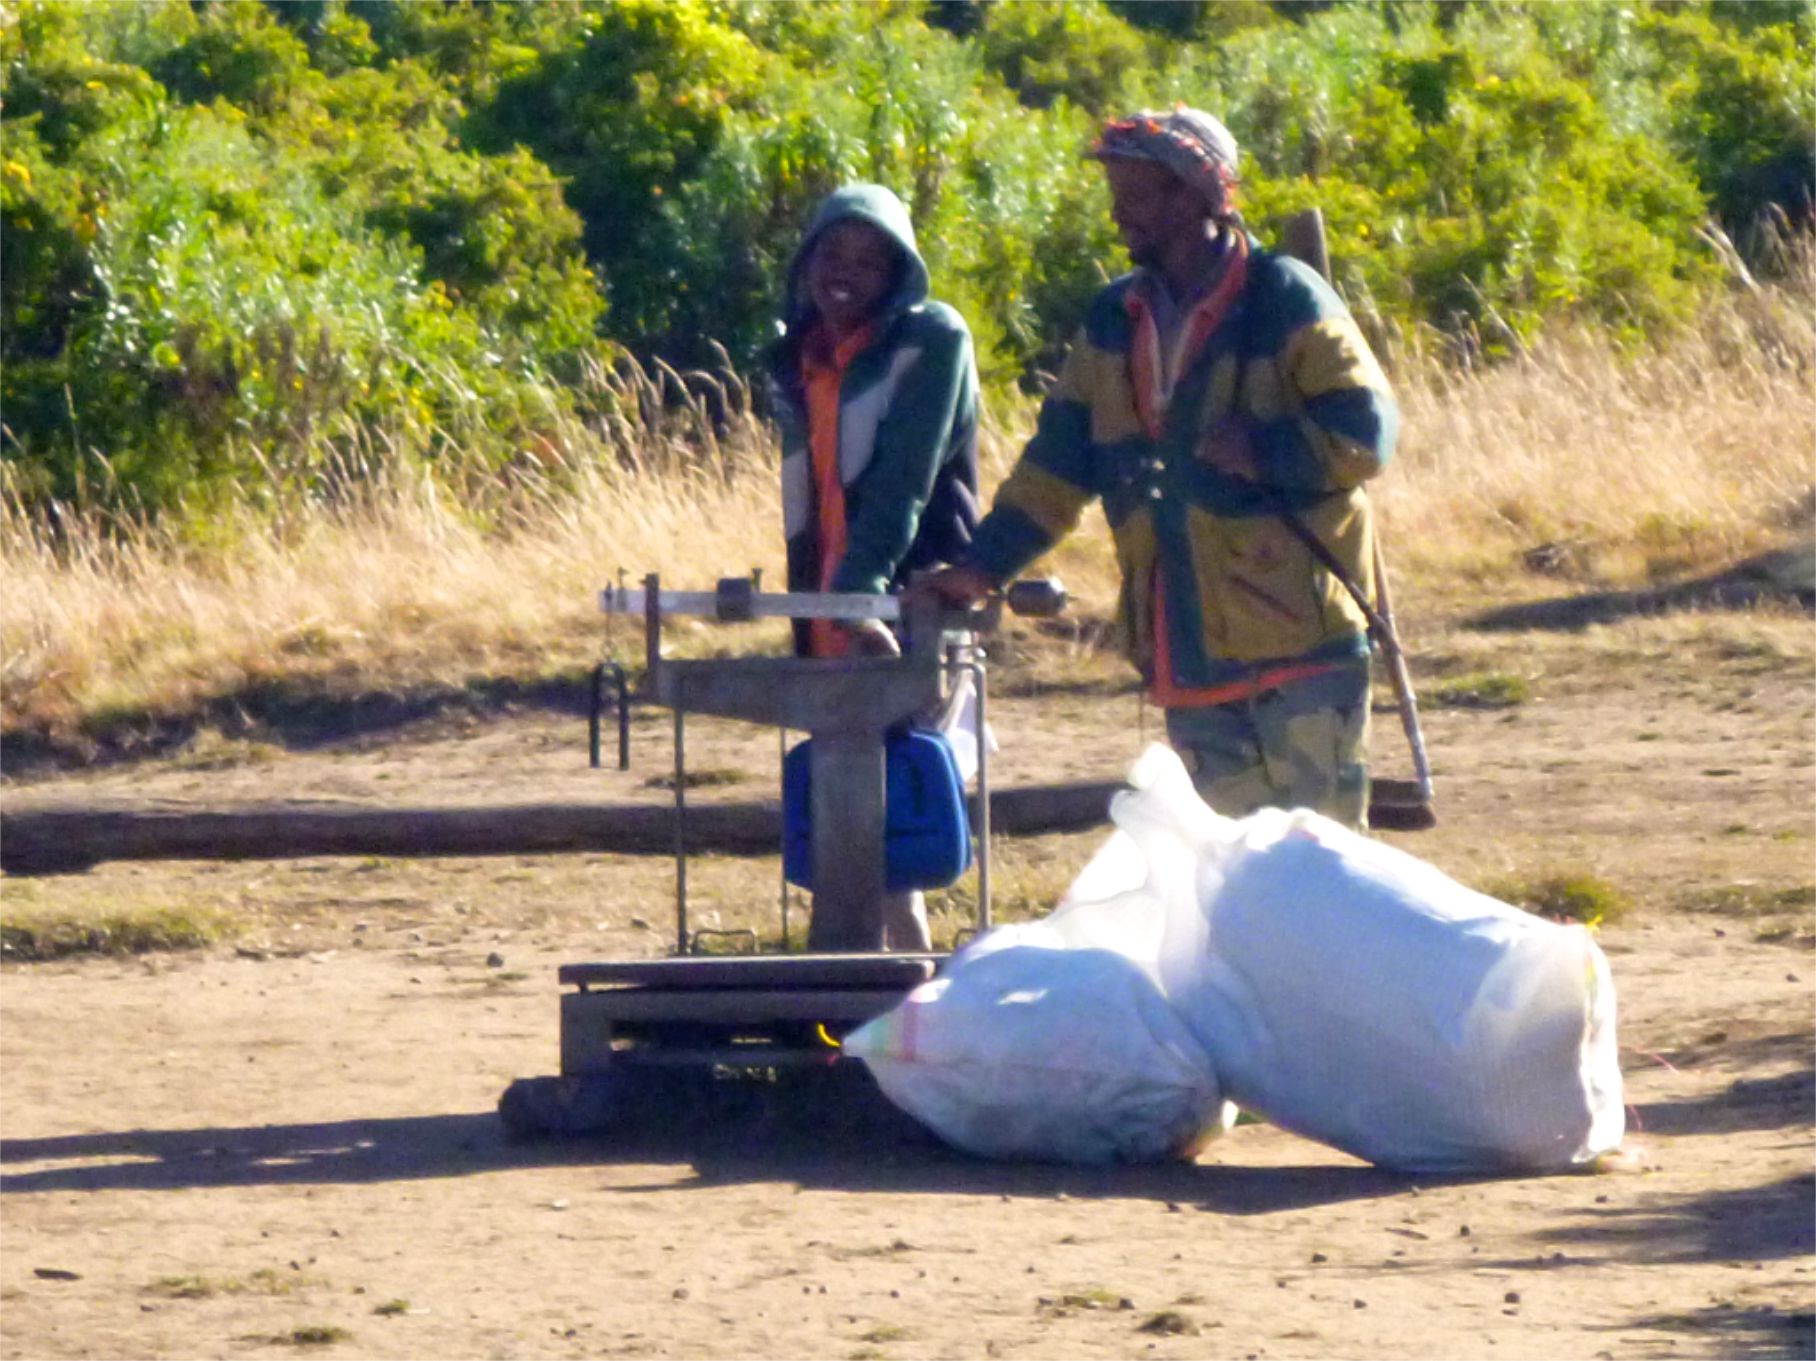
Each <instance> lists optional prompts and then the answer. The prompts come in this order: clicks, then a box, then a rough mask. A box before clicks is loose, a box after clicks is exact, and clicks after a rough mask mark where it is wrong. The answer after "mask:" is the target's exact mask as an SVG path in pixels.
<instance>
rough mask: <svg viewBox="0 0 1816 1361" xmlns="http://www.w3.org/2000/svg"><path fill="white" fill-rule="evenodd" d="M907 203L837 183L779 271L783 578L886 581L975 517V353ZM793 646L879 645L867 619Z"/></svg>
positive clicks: (945, 552)
mask: <svg viewBox="0 0 1816 1361" xmlns="http://www.w3.org/2000/svg"><path fill="white" fill-rule="evenodd" d="M928 289H929V283H928V275H927V266H926V264H925V263H924V262H923V261H922V259H921V256H920V252H919V251H918V250H917V249H916V248H915V241H914V226H913V223H912V222H911V221H910V220H909V217H908V210H907V208H906V207H904V206H903V204H902V202H901V200H900V199H898V198H897V197H896V196H895V195H894V194H892V193H890V192H889V190H887V189H885V188H883V187H882V186H881V185H876V184H856V185H849V186H847V187H846V188H843V189H840V190H838V191H837V192H835V193H833V194H831V195H830V196H829V197H828V198H827V199H826V201H825V202H824V203H822V204H821V205H820V208H819V210H818V211H817V212H816V213H815V214H814V217H813V221H812V222H811V224H810V225H809V226H808V229H807V233H806V236H805V237H804V238H803V239H802V242H801V245H800V248H799V249H798V250H797V251H796V253H795V257H794V262H793V264H792V265H791V266H790V267H789V271H788V286H787V293H786V301H785V315H784V319H783V320H784V325H785V328H786V329H785V332H784V335H783V338H782V340H781V343H780V344H779V345H778V346H777V347H776V350H775V353H774V355H773V356H772V358H771V368H770V373H771V378H772V379H773V382H774V387H775V392H776V396H777V402H776V408H777V415H778V418H779V422H780V425H781V428H782V517H783V530H784V533H785V534H786V536H787V540H788V589H789V590H791V591H857V592H870V593H879V592H883V591H890V590H897V589H899V588H900V587H901V586H903V585H904V584H906V582H907V579H908V576H909V574H910V573H911V572H916V571H920V570H923V569H925V568H928V567H933V566H936V565H943V564H946V563H950V562H956V561H958V560H959V558H961V557H962V556H963V555H964V553H965V551H966V550H967V549H968V547H969V546H970V543H971V532H972V530H973V529H975V528H976V526H977V522H978V517H979V506H978V491H977V367H976V363H975V362H974V360H973V357H972V350H971V333H970V331H969V330H968V329H967V328H966V326H965V322H964V318H962V317H961V316H959V314H958V313H957V312H955V311H954V310H953V309H952V308H950V307H948V306H947V305H946V304H944V303H942V302H935V301H933V300H932V299H931V298H930V297H929V293H928ZM814 622H815V625H816V627H814V628H808V629H797V631H796V643H797V647H798V650H800V651H801V652H802V653H803V654H804V655H808V656H820V657H827V656H841V655H844V654H845V653H846V652H847V651H848V650H852V649H854V648H855V650H857V651H859V652H875V653H889V652H892V651H894V650H895V643H894V639H893V637H892V636H891V635H890V634H889V631H888V630H887V629H886V628H884V627H883V626H882V625H880V624H874V623H873V625H872V626H851V627H846V626H839V625H832V624H829V623H828V622H827V621H814Z"/></svg>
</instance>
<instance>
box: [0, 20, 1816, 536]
mask: <svg viewBox="0 0 1816 1361" xmlns="http://www.w3.org/2000/svg"><path fill="white" fill-rule="evenodd" d="M1813 52H1816V7H1812V6H1810V5H1808V4H1805V3H1801V2H1791V0H1785V2H1783V3H1780V2H1778V0H1758V2H1757V3H1752V4H1747V5H1735V4H1721V3H1710V2H1709V0H1685V2H1683V3H1645V2H1644V0H1636V3H1634V4H1631V5H1581V4H1577V5H1559V4H1552V3H1533V2H1531V0H1503V2H1502V3H1497V4H1492V5H1487V4H1452V3H1435V2H1428V0H1391V2H1384V3H1378V4H1377V3H1353V4H1345V3H1338V4H1331V3H1322V2H1314V3H1292V2H1291V0H1275V2H1274V3H1262V2H1261V0H1229V2H1227V3H1205V2H1203V0H1141V3H1131V2H1129V0H1069V3H1064V4H1053V3H1036V2H1035V0H1000V3H989V4H984V3H971V2H970V0H939V2H938V3H932V4H929V3H926V2H925V0H874V2H867V0H820V2H818V3H813V4H798V3H789V2H788V0H611V3H601V2H598V0H539V2H538V3H535V4H491V3H483V2H481V0H436V2H435V3H428V2H427V0H265V2H264V3H258V2H256V0H215V2H213V3H208V4H197V5H191V4H189V3H186V2H185V0H145V3H133V4H96V5H74V4H67V3H56V2H55V0H15V2H14V3H10V4H8V5H7V6H5V7H4V8H0V98H3V100H4V103H3V106H0V119H3V130H4V138H5V145H4V158H3V160H0V366H3V372H0V398H3V399H4V402H5V416H4V423H5V429H4V434H3V441H4V442H3V446H0V455H3V456H4V458H5V460H6V464H7V482H8V486H9V487H10V488H11V489H12V490H13V491H15V492H17V493H19V494H22V495H23V496H24V497H25V498H26V499H27V501H33V500H37V501H43V500H45V499H48V498H56V499H68V498H75V499H77V500H81V499H84V498H88V499H95V498H99V499H102V500H105V501H109V502H111V503H115V504H124V505H128V506H139V507H144V508H147V509H156V508H159V507H170V506H175V505H191V506H195V507H204V506H205V505H206V503H207V500H208V497H209V495H210V492H209V488H210V487H212V486H217V485H220V484H222V483H223V482H227V481H231V482H234V483H237V484H240V485H243V486H251V487H279V488H293V489H297V490H302V491H306V492H309V493H310V494H318V493H320V492H321V491H323V490H324V489H325V488H326V487H327V486H328V485H329V484H330V483H331V482H332V478H333V476H339V475H342V474H343V473H344V472H345V471H346V469H347V468H348V467H349V466H352V465H355V464H357V465H361V466H366V467H372V466H374V465H373V464H372V459H373V457H374V454H373V451H374V450H379V449H382V450H384V451H385V453H384V455H383V458H382V459H380V460H379V461H380V463H382V462H383V461H384V460H386V459H393V458H407V459H424V458H426V459H433V460H449V461H450V465H452V463H454V462H457V463H458V464H459V466H460V468H461V469H463V470H466V471H467V472H471V471H473V470H482V471H484V470H496V469H498V468H499V467H500V466H502V465H504V464H506V463H508V462H509V461H511V460H512V459H514V458H517V457H520V456H521V454H522V451H523V450H525V449H533V448H535V447H537V444H538V440H539V439H540V437H541V436H540V434H539V431H540V428H541V426H542V425H543V424H544V423H546V419H547V416H548V414H549V413H551V412H560V411H561V410H562V409H564V408H566V407H569V406H571V405H573V404H574V403H576V402H577V401H579V400H580V398H579V397H578V395H577V388H576V386H575V384H576V380H577V379H578V377H579V375H581V374H582V373H584V372H586V371H588V370H589V369H591V370H592V371H594V372H596V371H597V370H596V361H598V360H599V359H601V358H602V357H604V356H607V355H609V354H610V353H611V350H612V347H613V345H614V344H622V345H624V346H626V347H628V348H630V349H632V350H633V351H636V352H638V353H639V354H641V355H643V356H644V357H646V358H647V357H652V356H653V357H657V358H662V359H666V360H668V361H670V362H674V363H677V364H682V365H695V364H705V363H710V362H717V361H716V356H717V355H719V354H720V353H722V352H729V354H730V355H731V356H732V358H733V361H734V363H735V364H737V365H738V366H739V367H740V368H742V369H744V370H745V371H746V372H747V373H748V372H749V371H750V370H751V369H753V368H754V367H755V366H756V365H757V363H758V362H759V359H760V356H761V355H762V353H763V350H764V348H765V346H766V344H767V343H768V341H769V339H770V337H771V336H772V335H773V327H774V323H775V319H776V317H777V315H778V313H779V309H780V292H781V288H782V284H783V275H784V272H785V270H786V268H787V264H788V261H789V259H790V257H791V255H792V253H793V251H794V249H795V247H796V244H797V243H798V241H799V238H800V233H801V231H802V229H803V227H804V226H805V223H806V221H807V217H808V215H809V214H810V213H811V212H812V210H813V207H814V205H815V204H816V203H817V202H818V200H819V199H820V198H821V197H822V196H823V195H824V194H825V193H827V192H828V191H829V190H831V189H833V188H834V187H836V186H837V185H839V184H841V183H845V182H848V181H851V180H855V179H865V180H874V181H877V182H880V183H883V184H886V185H888V186H889V187H890V188H892V189H894V190H895V191H896V192H897V193H898V194H899V195H900V196H901V197H902V198H903V199H904V201H905V202H907V203H908V204H909V206H910V210H911V212H912V215H913V218H914V221H915V225H916V230H917V233H918V235H919V237H920V240H921V243H922V247H923V251H924V253H925V255H926V256H927V259H928V262H929V265H930V267H931V269H932V272H933V277H934V289H935V292H936V294H937V295H938V296H939V297H941V298H942V299H944V300H946V301H948V302H951V303H953V304H954V305H955V306H957V307H958V308H959V309H960V310H961V311H962V312H963V313H964V314H965V315H966V317H967V319H968V320H969V322H970V323H971V326H972V329H973V332H974V335H975V337H976V339H977V341H978V347H979V358H980V364H981V367H982V368H983V370H984V373H985V376H986V380H987V381H988V382H989V383H990V384H991V385H992V386H995V387H999V388H1000V387H1002V386H1004V385H1007V384H1011V383H1014V382H1016V381H1022V382H1028V381H1030V380H1031V379H1032V378H1033V376H1034V375H1036V374H1038V373H1039V372H1040V371H1042V370H1051V369H1052V368H1054V367H1055V366H1056V365H1057V363H1058V361H1059V356H1060V354H1061V352H1062V351H1063V349H1064V347H1065V345H1066V344H1067V342H1068V341H1069V339H1070V336H1071V334H1072V332H1073V330H1074V329H1075V327H1076V325H1077V323H1078V321H1079V319H1080V317H1081V316H1082V313H1083V309H1084V306H1085V303H1086V301H1087V299H1088V297H1089V295H1090V293H1091V292H1092V290H1093V289H1094V288H1095V287H1096V286H1097V284H1098V283H1099V282H1100V281H1101V280H1102V279H1104V278H1106V277H1108V276H1110V275H1113V274H1115V273H1118V272H1120V270H1121V269H1122V268H1123V267H1124V266H1123V259H1122V253H1121V250H1120V248H1119V246H1118V245H1117V242H1116V238H1115V234H1114V231H1113V229H1112V227H1111V224H1110V222H1109V220H1108V214H1107V211H1106V208H1107V203H1106V195H1105V193H1104V188H1103V185H1102V183H1101V175H1100V174H1099V172H1098V171H1097V169H1096V167H1095V166H1093V165H1092V164H1091V163H1090V162H1088V161H1086V160H1085V159H1083V157H1082V154H1081V153H1082V152H1083V150H1084V149H1085V147H1086V146H1087V145H1088V144H1089V140H1090V138H1091V136H1092V134H1093V131H1094V128H1095V126H1096V124H1097V122H1098V120H1099V119H1101V118H1102V117H1103V116H1105V115H1107V114H1110V113H1114V112H1120V111H1124V110H1127V109H1129V108H1131V107H1136V106H1143V107H1164V106H1166V105H1168V104H1170V103H1172V102H1174V101H1175V100H1177V99H1180V98H1181V97H1184V98H1185V99H1187V100H1188V101H1189V102H1191V103H1193V104H1196V105H1199V106H1202V107H1206V108H1209V109H1211V110H1213V111H1214V112H1217V113H1218V114H1219V115H1220V116H1222V117H1223V118H1224V119H1225V121H1227V122H1228V123H1229V124H1230V126H1231V128H1232V130H1233V131H1234V132H1235V133H1236V135H1237V137H1238V139H1239V141H1240V142H1241V144H1242V147H1243V166H1242V170H1243V177H1244V187H1243V193H1244V204H1245V209H1244V211H1245V215H1246V218H1247V221H1248V222H1249V224H1250V226H1251V228H1252V229H1253V230H1254V231H1255V232H1256V233H1257V234H1258V235H1259V236H1260V237H1262V239H1264V240H1267V239H1271V238H1272V237H1273V236H1274V235H1275V234H1276V232H1277V230H1278V228H1279V226H1280V224H1281V222H1282V221H1283V220H1284V219H1285V217H1286V216H1287V215H1289V214H1291V213H1293V212H1295V211H1297V210H1298V209H1300V208H1303V207H1305V206H1307V205H1310V204H1316V205H1318V206H1319V207H1321V208H1322V209H1323V210H1324V213H1325V217H1326V221H1327V224H1328V229H1329V232H1330V246H1331V254H1332V258H1333V262H1334V267H1335V269H1336V272H1337V279H1338V283H1339V285H1340V286H1341V288H1342V289H1343V291H1344V292H1345V294H1346V296H1348V297H1349V298H1350V300H1351V302H1352V304H1353V305H1354V306H1355V307H1356V308H1357V309H1358V311H1359V312H1361V313H1362V314H1363V315H1364V317H1365V319H1366V320H1367V321H1368V323H1369V324H1370V326H1371V327H1373V328H1375V329H1376V330H1377V331H1389V332H1391V331H1392V330H1393V329H1394V328H1403V327H1410V326H1432V327H1436V328H1438V329H1439V330H1440V331H1441V332H1442V333H1444V334H1446V335H1448V336H1450V337H1452V338H1453V339H1454V340H1455V342H1456V344H1457V345H1458V347H1459V348H1460V349H1461V350H1462V351H1463V352H1465V353H1467V354H1469V355H1471V356H1475V355H1484V354H1485V355H1488V356H1493V355H1494V354H1496V353H1498V352H1511V351H1516V350H1518V349H1519V348H1520V347H1521V346H1522V345H1524V344H1525V343H1526V341H1527V340H1528V339H1529V338H1530V337H1531V336H1532V335H1534V334H1535V333H1536V332H1537V331H1538V330H1539V329H1540V328H1541V327H1543V326H1545V325H1547V324H1549V323H1551V322H1553V321H1556V320H1558V319H1561V318H1571V319H1574V320H1577V321H1579V322H1583V323H1587V324H1591V325H1598V326H1603V327H1608V328H1612V329H1613V330H1615V331H1617V332H1618V333H1620V334H1621V335H1623V336H1626V337H1629V338H1631V339H1632V340H1633V341H1634V342H1635V343H1639V342H1641V341H1643V340H1644V339H1646V338H1649V337H1652V336H1655V335H1658V334H1661V333H1662V332H1663V331H1664V330H1665V329H1666V328H1668V327H1670V326H1671V325H1672V324H1674V323H1675V322H1676V321H1677V320H1678V319H1680V318H1683V317H1685V316H1687V315H1689V314H1690V313H1691V312H1692V311H1693V310H1694V309H1695V307H1696V306H1697V303H1698V301H1699V300H1700V299H1701V298H1703V297H1704V296H1706V295H1707V292H1708V290H1710V289H1712V288H1715V287H1720V286H1722V283H1723V280H1722V277H1721V275H1720V272H1719V267H1718V264H1717V262H1716V261H1715V259H1714V258H1713V256H1712V253H1711V252H1710V251H1709V249H1708V247H1707V245H1706V244H1705V241H1704V238H1703V237H1702V235H1701V229H1702V228H1703V226H1704V223H1705V221H1706V219H1707V218H1708V217H1709V216H1711V215H1713V216H1715V217H1717V218H1719V219H1720V220H1721V222H1722V223H1724V224H1725V225H1726V228H1727V230H1728V232H1729V234H1730V235H1732V236H1733V237H1734V239H1735V240H1736V241H1738V242H1739V243H1740V247H1741V250H1742V251H1743V252H1744V253H1747V257H1748V259H1749V261H1750V263H1751V264H1752V266H1753V268H1755V269H1760V268H1771V267H1773V262H1774V260H1775V259H1779V258H1782V255H1779V256H1774V255H1773V254H1772V253H1771V252H1770V251H1769V250H1768V249H1767V247H1766V245H1765V244H1764V243H1763V240H1762V239H1759V238H1757V237H1756V236H1755V235H1751V234H1749V229H1750V228H1751V227H1753V225H1754V224H1755V223H1758V222H1761V221H1764V222H1766V223H1768V224H1769V225H1770V226H1771V227H1772V228H1773V229H1774V230H1775V231H1777V232H1779V233H1782V231H1783V229H1784V228H1785V227H1787V226H1790V227H1798V226H1807V225H1808V224H1809V223H1810V219H1811V215H1812V205H1811V192H1812V182H1813V179H1816V89H1813V88H1812V86H1811V83H1810V80H1809V72H1810V69H1811V61H1812V53H1813ZM720 347H723V350H721V348H720ZM355 455H357V457H355ZM337 469H338V470H339V471H338V472H337V471H335V470H337Z"/></svg>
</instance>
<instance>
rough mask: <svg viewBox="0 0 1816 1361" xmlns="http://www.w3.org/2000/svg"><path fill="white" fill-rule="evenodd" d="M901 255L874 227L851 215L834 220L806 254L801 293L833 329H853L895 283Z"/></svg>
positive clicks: (879, 305)
mask: <svg viewBox="0 0 1816 1361" xmlns="http://www.w3.org/2000/svg"><path fill="white" fill-rule="evenodd" d="M900 267H901V254H900V251H899V250H898V248H897V247H896V244H895V242H893V241H892V240H890V239H889V236H888V234H887V233H886V232H884V231H883V230H882V228H880V227H876V226H873V225H871V224H870V223H868V222H861V221H858V220H856V219H847V220H845V221H843V222H835V223H833V224H832V226H830V227H828V228H827V229H826V230H825V231H823V232H821V233H820V237H819V239H818V240H817V241H815V242H814V246H813V254H812V255H810V256H809V257H808V259H807V296H808V299H809V300H810V301H811V302H812V303H813V306H814V310H815V311H817V312H818V313H819V314H820V316H821V318H822V319H824V320H825V322H826V324H827V325H828V326H830V327H831V328H832V329H833V331H834V332H835V333H837V334H840V335H843V334H845V333H847V332H850V331H855V330H856V329H857V328H858V327H860V326H862V325H863V324H864V323H865V322H867V321H869V320H870V319H871V317H873V316H874V315H876V312H877V309H878V308H880V307H881V306H882V305H883V301H884V299H886V298H887V297H888V296H889V292H890V290H891V289H892V288H893V287H894V286H895V280H896V274H897V271H898V270H899V269H900Z"/></svg>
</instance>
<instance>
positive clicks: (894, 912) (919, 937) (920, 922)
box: [883, 891, 933, 950]
mask: <svg viewBox="0 0 1816 1361" xmlns="http://www.w3.org/2000/svg"><path fill="white" fill-rule="evenodd" d="M883 948H884V949H885V950H931V949H932V948H933V933H932V931H931V930H930V929H929V928H928V926H927V900H926V899H925V898H924V897H922V896H921V894H920V893H919V892H918V891H915V892H910V893H885V894H884V895H883Z"/></svg>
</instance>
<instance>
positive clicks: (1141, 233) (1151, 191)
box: [1103, 157, 1207, 269]
mask: <svg viewBox="0 0 1816 1361" xmlns="http://www.w3.org/2000/svg"><path fill="white" fill-rule="evenodd" d="M1103 168H1104V174H1105V175H1106V176H1107V177H1108V178H1109V181H1110V217H1111V219H1112V220H1113V221H1114V222H1115V223H1116V230H1117V231H1118V232H1120V233H1121V234H1122V243H1123V245H1124V246H1126V247H1128V251H1129V259H1131V260H1132V261H1134V262H1135V263H1136V264H1137V265H1140V266H1142V267H1143V268H1145V269H1160V268H1162V267H1163V266H1164V265H1165V264H1166V262H1167V260H1168V259H1169V258H1170V256H1171V255H1172V254H1173V253H1174V252H1175V251H1176V250H1177V249H1178V248H1179V247H1180V246H1181V245H1184V244H1189V243H1195V242H1197V241H1199V240H1201V239H1203V237H1204V224H1205V217H1206V215H1207V214H1206V210H1205V206H1204V204H1203V202H1202V201H1200V199H1199V198H1198V196H1197V195H1196V194H1194V193H1193V192H1192V191H1191V190H1190V189H1188V188H1186V186H1185V185H1184V184H1183V183H1182V182H1181V181H1180V179H1179V177H1178V176H1177V175H1175V174H1174V173H1173V172H1172V171H1171V170H1168V169H1167V168H1166V167H1165V166H1163V165H1157V164H1156V163H1154V162H1153V161H1139V160H1128V159H1123V158H1120V157H1117V158H1112V159H1109V160H1106V161H1105V162H1104V163H1103Z"/></svg>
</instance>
